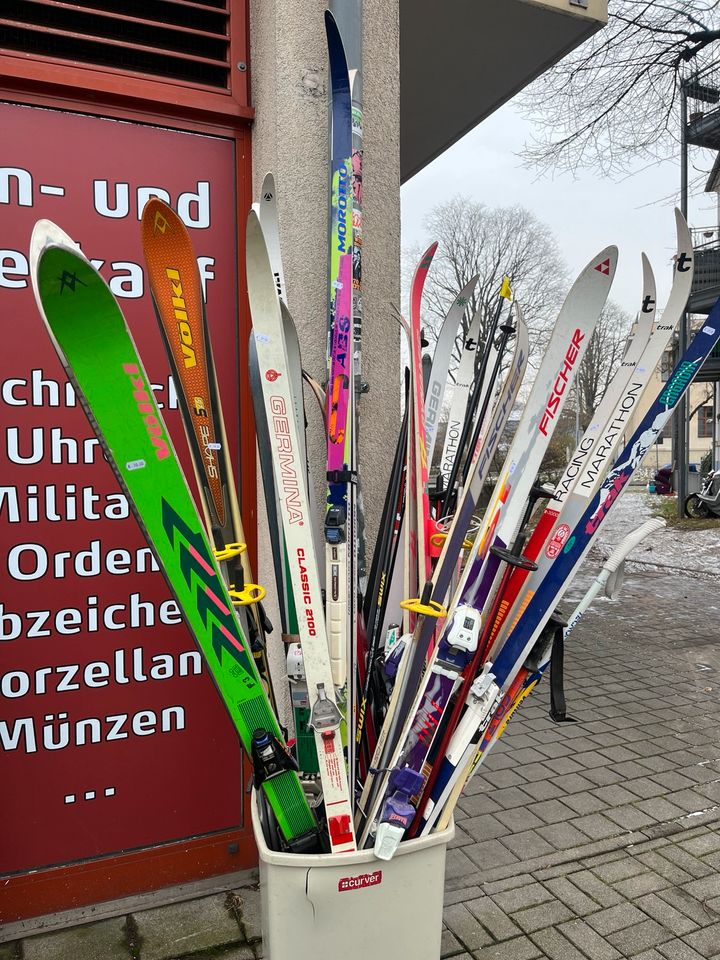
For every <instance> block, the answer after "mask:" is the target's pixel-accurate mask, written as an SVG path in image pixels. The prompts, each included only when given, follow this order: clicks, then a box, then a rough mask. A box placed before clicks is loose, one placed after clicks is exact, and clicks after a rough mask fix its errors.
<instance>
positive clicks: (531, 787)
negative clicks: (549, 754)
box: [523, 780, 565, 801]
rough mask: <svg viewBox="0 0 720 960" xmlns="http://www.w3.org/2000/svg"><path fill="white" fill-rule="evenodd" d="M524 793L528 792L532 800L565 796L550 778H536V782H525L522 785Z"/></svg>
mask: <svg viewBox="0 0 720 960" xmlns="http://www.w3.org/2000/svg"><path fill="white" fill-rule="evenodd" d="M523 790H524V791H525V793H529V794H530V796H531V797H532V798H533V800H538V801H542V800H553V799H555V798H556V797H563V799H564V797H565V794H564V793H563V791H562V790H561V789H560V787H558V786H556V784H554V783H553V782H552V781H551V780H538V781H537V782H536V783H526V784H525V785H524V786H523Z"/></svg>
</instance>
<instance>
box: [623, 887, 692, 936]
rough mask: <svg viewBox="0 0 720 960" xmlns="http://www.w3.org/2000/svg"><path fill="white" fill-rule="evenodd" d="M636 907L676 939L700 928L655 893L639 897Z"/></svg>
mask: <svg viewBox="0 0 720 960" xmlns="http://www.w3.org/2000/svg"><path fill="white" fill-rule="evenodd" d="M635 906H636V907H639V908H640V909H641V910H642V911H643V913H646V914H647V915H648V916H649V917H651V918H652V919H653V920H657V922H658V923H661V924H662V925H663V926H664V927H666V928H667V929H668V930H670V932H671V933H674V934H675V936H676V937H682V936H683V934H686V933H692V932H693V931H694V930H697V928H698V925H697V923H695V921H694V920H691V919H690V918H689V917H688V916H686V915H685V914H684V913H681V912H680V911H679V910H676V909H675V907H672V906H670V904H669V903H667V902H666V901H665V900H661V899H660V897H658V896H657V895H656V894H655V893H648V894H646V895H645V896H643V897H639V898H638V899H636V900H635Z"/></svg>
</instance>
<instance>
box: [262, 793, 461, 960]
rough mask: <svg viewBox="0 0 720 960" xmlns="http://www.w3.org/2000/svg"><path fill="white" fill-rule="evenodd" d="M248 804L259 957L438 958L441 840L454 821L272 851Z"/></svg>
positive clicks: (308, 959) (444, 843)
mask: <svg viewBox="0 0 720 960" xmlns="http://www.w3.org/2000/svg"><path fill="white" fill-rule="evenodd" d="M251 806H252V825H253V831H254V833H255V841H256V843H257V847H258V851H259V853H260V886H261V898H262V931H263V944H264V957H265V960H401V958H403V957H412V958H413V960H439V957H440V938H441V934H442V907H443V887H444V881H445V854H446V852H447V845H448V843H449V842H450V841H451V840H452V838H453V837H454V836H455V826H454V824H452V823H451V824H450V826H449V827H448V828H447V829H446V830H443V831H442V832H440V833H433V834H431V835H430V836H428V837H420V838H418V839H416V840H407V841H405V842H404V843H401V844H400V846H399V847H398V850H397V853H396V854H395V856H394V857H393V859H392V860H389V861H386V860H378V859H377V858H376V857H375V855H374V854H373V852H372V850H363V851H362V852H359V853H348V854H313V855H308V856H303V855H297V854H289V853H276V852H275V851H274V850H270V849H269V848H268V846H267V844H266V843H265V838H264V836H263V832H262V827H261V826H260V822H259V819H258V816H257V809H256V804H255V802H254V797H253V803H252V804H251Z"/></svg>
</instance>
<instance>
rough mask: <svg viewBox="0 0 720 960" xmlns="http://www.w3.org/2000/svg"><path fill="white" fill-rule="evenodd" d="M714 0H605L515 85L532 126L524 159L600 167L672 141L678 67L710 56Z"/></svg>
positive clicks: (718, 23)
mask: <svg viewBox="0 0 720 960" xmlns="http://www.w3.org/2000/svg"><path fill="white" fill-rule="evenodd" d="M718 6H719V4H718V2H717V0H672V2H667V3H666V2H661V0H610V4H609V20H608V25H607V27H606V28H605V29H603V30H600V31H599V32H598V33H596V34H595V35H594V36H593V37H591V38H590V39H589V40H588V41H587V42H586V43H584V44H583V45H582V46H581V47H579V48H578V49H577V50H576V51H574V52H573V53H571V54H570V55H568V56H567V57H565V58H564V59H563V60H561V61H560V62H559V63H558V64H557V65H556V66H555V67H554V68H553V69H551V70H549V71H548V72H546V73H545V74H543V75H542V76H541V77H540V78H539V79H538V80H537V81H536V82H535V83H534V84H533V85H532V86H531V87H530V88H529V89H528V90H527V91H526V93H525V94H524V95H523V97H522V99H521V104H522V107H523V109H524V112H525V113H526V114H527V115H528V116H529V117H530V118H531V119H532V120H534V121H535V122H536V123H537V125H538V127H539V133H538V135H537V137H536V138H535V141H534V143H533V144H532V145H529V146H528V147H527V148H526V150H525V159H526V160H527V161H528V162H530V163H532V164H534V165H536V166H538V167H539V168H540V169H541V170H543V171H546V172H552V171H555V170H558V169H565V170H571V171H575V170H577V169H578V168H579V167H581V166H586V167H591V168H595V169H597V170H599V171H600V172H602V173H605V174H610V173H618V172H621V171H624V170H625V169H627V166H628V163H629V161H630V160H631V159H636V158H638V157H640V158H643V157H644V158H647V159H667V158H668V157H670V156H671V155H672V154H673V153H674V152H675V151H676V149H677V141H678V138H679V130H680V118H679V96H678V92H679V89H680V83H681V81H682V78H683V75H687V74H688V73H689V72H694V71H697V70H698V69H700V68H706V67H707V66H709V65H712V64H713V62H717V48H716V46H715V44H716V42H717V41H718V40H719V39H720V12H719V11H718Z"/></svg>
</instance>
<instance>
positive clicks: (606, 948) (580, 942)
mask: <svg viewBox="0 0 720 960" xmlns="http://www.w3.org/2000/svg"><path fill="white" fill-rule="evenodd" d="M558 929H559V931H560V933H562V935H563V936H564V937H567V939H568V940H569V941H570V942H571V943H572V944H574V945H575V946H576V947H577V948H578V950H582V952H583V953H584V954H585V955H586V956H588V957H589V958H590V960H617V958H619V957H620V954H619V953H618V951H617V950H616V949H615V947H613V946H612V945H611V944H609V943H608V942H607V940H605V938H604V937H601V936H600V934H599V933H597V932H596V931H595V930H593V928H592V927H591V926H589V925H588V924H587V923H585V921H584V920H570V921H568V923H561V924H560V926H559V927H558Z"/></svg>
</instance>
